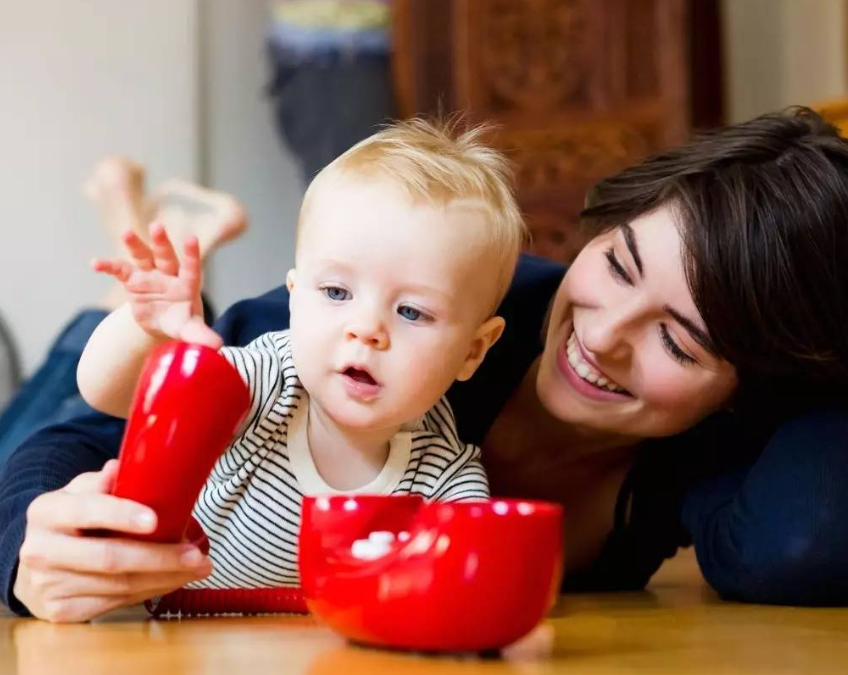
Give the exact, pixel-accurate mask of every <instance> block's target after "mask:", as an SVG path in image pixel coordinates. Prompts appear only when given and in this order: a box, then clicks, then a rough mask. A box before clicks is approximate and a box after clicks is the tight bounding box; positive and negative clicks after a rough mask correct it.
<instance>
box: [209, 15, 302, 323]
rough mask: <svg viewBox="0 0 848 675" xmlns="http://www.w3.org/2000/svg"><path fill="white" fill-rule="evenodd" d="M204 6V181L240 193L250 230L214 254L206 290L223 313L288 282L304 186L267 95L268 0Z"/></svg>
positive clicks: (238, 194) (237, 194) (233, 192)
mask: <svg viewBox="0 0 848 675" xmlns="http://www.w3.org/2000/svg"><path fill="white" fill-rule="evenodd" d="M202 7H203V25H204V32H203V34H204V41H205V48H204V50H203V52H204V62H203V63H204V71H205V74H206V77H205V95H204V100H205V102H206V105H205V111H206V122H205V124H204V127H205V129H204V134H203V135H204V138H205V161H204V165H205V169H204V171H203V174H204V180H205V181H206V182H207V183H208V184H209V185H210V186H212V187H215V188H217V189H221V190H226V191H228V192H230V193H232V194H234V195H236V196H238V198H239V199H240V200H241V202H242V203H243V204H244V205H245V207H246V208H247V212H248V216H249V218H250V228H249V229H248V232H247V234H246V235H245V236H243V237H242V238H241V239H239V240H238V241H236V242H234V243H233V244H231V245H228V246H226V247H224V248H222V249H221V250H220V251H219V252H218V253H216V254H215V257H214V258H213V259H212V260H211V261H210V264H209V269H208V270H207V289H208V290H209V291H210V294H211V296H212V299H213V300H214V302H215V304H216V306H217V308H218V309H219V311H221V310H223V309H225V308H226V307H227V306H228V305H230V304H232V303H233V302H235V301H236V300H241V299H243V298H246V297H249V296H253V295H257V294H259V293H263V292H265V291H267V290H270V289H271V288H273V287H274V286H279V285H280V284H282V283H283V282H284V281H285V275H286V271H287V270H288V268H289V267H290V266H291V264H292V263H293V262H294V250H293V243H294V225H295V221H296V218H297V213H298V210H299V208H300V200H301V197H302V195H303V187H302V185H301V181H300V177H299V174H298V173H297V168H296V166H295V164H294V162H293V160H292V158H291V156H290V155H289V153H288V152H287V151H286V150H285V148H283V147H282V145H281V142H280V141H279V140H278V138H277V134H276V132H275V130H274V124H273V112H272V107H271V103H270V101H269V100H268V99H267V98H266V97H265V96H264V95H263V88H264V87H265V85H266V83H267V82H268V75H269V72H270V70H269V68H268V65H267V63H266V61H267V59H266V55H265V35H266V34H267V32H268V26H269V21H268V9H267V0H205V1H204V3H203V6H202Z"/></svg>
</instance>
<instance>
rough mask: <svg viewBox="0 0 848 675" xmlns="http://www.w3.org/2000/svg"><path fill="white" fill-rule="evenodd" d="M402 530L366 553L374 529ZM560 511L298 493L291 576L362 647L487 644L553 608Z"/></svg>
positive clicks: (542, 506) (511, 635)
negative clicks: (357, 551)
mask: <svg viewBox="0 0 848 675" xmlns="http://www.w3.org/2000/svg"><path fill="white" fill-rule="evenodd" d="M375 531H389V532H392V533H393V534H395V535H398V534H400V533H401V532H407V533H408V538H407V537H406V536H405V535H402V539H403V540H398V539H396V540H395V541H394V542H392V543H390V544H389V545H388V546H387V551H386V552H385V553H383V554H382V555H380V556H379V557H377V558H376V559H372V560H363V559H360V558H359V557H357V556H355V555H354V551H353V549H354V542H355V541H357V540H361V539H367V538H368V536H369V534H370V533H371V532H375ZM562 550H563V549H562V508H561V507H560V506H559V505H556V504H551V503H547V502H535V501H522V500H511V499H496V500H492V501H488V502H475V503H463V504H445V503H439V502H432V503H425V502H423V500H421V499H420V498H419V497H412V496H406V497H401V496H397V497H384V496H371V495H362V496H352V497H348V496H333V497H304V500H303V515H302V523H301V532H300V554H299V555H300V574H301V582H302V585H303V594H304V597H305V598H306V604H307V606H308V607H309V610H310V611H311V612H312V613H313V614H314V615H315V616H317V617H318V618H320V619H321V620H322V621H324V622H325V623H326V624H327V625H328V626H329V627H330V628H332V629H333V630H335V631H337V632H338V633H340V634H342V635H344V636H345V637H347V638H349V639H351V640H354V641H356V642H361V643H364V644H370V645H376V646H382V647H391V648H401V649H414V650H422V651H452V652H464V651H472V652H477V651H489V650H493V649H499V648H501V647H505V646H506V645H508V644H510V643H512V642H514V641H515V640H517V639H518V638H520V637H522V636H523V635H525V634H526V633H528V632H529V631H530V630H532V629H533V627H534V626H536V624H537V623H538V622H539V621H540V620H541V619H542V617H543V616H544V615H545V613H546V612H547V611H548V609H549V608H550V606H551V603H552V601H553V599H554V597H555V594H556V592H557V587H558V584H559V579H560V575H561V573H562V563H563V559H562Z"/></svg>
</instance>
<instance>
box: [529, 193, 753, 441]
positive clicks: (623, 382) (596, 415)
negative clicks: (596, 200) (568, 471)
mask: <svg viewBox="0 0 848 675" xmlns="http://www.w3.org/2000/svg"><path fill="white" fill-rule="evenodd" d="M674 218H675V215H674V211H673V209H672V208H671V207H668V206H665V207H661V208H659V209H657V210H655V211H653V212H652V213H649V214H647V215H644V216H642V217H640V218H638V219H636V220H634V221H632V222H631V223H629V224H625V225H622V226H621V227H618V228H616V229H614V230H610V231H609V232H607V233H605V234H602V235H600V236H598V237H596V238H595V239H593V240H592V241H591V242H590V243H589V244H588V245H587V246H586V248H584V249H583V250H582V251H581V253H580V255H579V256H578V257H577V259H576V260H575V261H574V264H573V265H572V266H571V267H570V268H569V270H568V274H566V275H565V278H564V279H563V281H562V284H561V285H560V287H559V290H558V291H557V294H556V298H555V300H554V305H553V308H552V310H551V319H550V325H549V327H548V332H547V337H546V341H545V351H544V354H543V356H542V361H541V365H540V368H539V374H538V378H537V381H536V388H537V392H538V395H539V398H540V399H541V401H542V403H543V405H544V406H545V408H547V409H548V411H549V412H550V413H551V414H552V415H554V416H555V417H557V418H559V419H561V420H562V421H564V422H567V423H569V424H572V425H574V426H576V427H578V428H579V429H580V430H582V431H584V432H587V433H590V434H600V435H607V434H610V435H616V436H624V437H629V438H634V439H640V438H651V437H658V436H668V435H672V434H675V433H679V432H681V431H683V430H685V429H688V428H689V427H691V426H693V425H694V424H696V423H697V422H698V421H699V420H701V419H703V418H704V417H706V416H708V415H709V414H710V413H712V412H714V411H716V410H718V409H719V408H721V407H722V406H723V405H724V404H725V403H726V402H727V401H728V399H729V397H730V396H731V395H732V394H733V391H734V389H735V388H736V384H737V379H736V371H735V369H734V368H733V366H731V365H730V364H729V363H728V362H727V361H724V360H723V359H721V358H719V357H718V356H716V355H715V354H714V353H713V348H712V345H711V341H710V337H709V334H708V333H707V330H706V327H705V326H704V322H703V320H702V319H701V316H700V315H699V313H698V311H697V309H696V308H695V303H694V301H693V299H692V295H691V293H690V292H689V287H688V285H687V283H686V277H685V272H684V267H683V258H682V241H681V238H680V234H679V233H678V230H677V225H676V223H675V220H674Z"/></svg>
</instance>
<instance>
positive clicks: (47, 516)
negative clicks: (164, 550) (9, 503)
mask: <svg viewBox="0 0 848 675" xmlns="http://www.w3.org/2000/svg"><path fill="white" fill-rule="evenodd" d="M92 480H94V479H92ZM68 487H69V488H71V489H79V488H78V487H72V486H70V485H69V486H68ZM27 524H28V525H31V526H33V527H39V528H46V529H49V530H60V531H63V532H71V531H76V530H88V529H92V530H93V529H105V530H112V531H115V532H127V533H130V534H146V533H148V532H152V531H154V530H155V529H156V513H155V512H154V511H153V510H152V509H150V508H148V507H147V506H144V505H142V504H138V503H136V502H133V501H130V500H129V499H121V498H119V497H113V496H112V495H107V494H97V493H93V492H79V493H75V492H71V491H68V488H66V489H65V490H57V491H55V492H48V493H46V494H43V495H41V496H39V497H37V498H36V499H34V500H33V502H32V503H31V504H30V505H29V508H28V509H27Z"/></svg>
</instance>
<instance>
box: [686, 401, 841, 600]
mask: <svg viewBox="0 0 848 675" xmlns="http://www.w3.org/2000/svg"><path fill="white" fill-rule="evenodd" d="M717 450H718V449H717ZM682 513H683V523H684V526H685V527H686V528H687V529H688V530H689V533H690V535H691V537H692V540H693V542H694V545H695V551H696V554H697V557H698V563H699V565H700V567H701V570H702V572H703V574H704V577H705V578H706V580H707V582H708V583H709V584H710V585H711V586H712V587H713V588H714V589H715V590H716V591H717V592H718V593H719V595H721V596H722V597H723V598H726V599H732V600H739V601H743V602H758V603H767V604H786V605H848V413H846V412H837V411H830V412H824V411H822V412H817V413H809V414H806V415H803V416H800V417H797V418H795V419H792V420H789V421H787V422H784V423H783V424H782V425H781V426H780V427H778V429H777V431H776V433H775V434H774V435H773V436H772V437H771V439H770V440H769V442H768V443H767V445H766V447H765V449H764V450H763V452H762V454H761V455H760V457H759V458H758V459H757V460H756V462H754V463H753V464H752V465H750V466H749V467H748V468H745V469H741V470H737V471H735V472H732V473H729V474H724V475H722V476H721V477H719V478H714V479H712V480H709V481H707V482H704V483H702V484H700V485H698V486H697V487H695V488H694V489H693V490H691V491H690V492H689V493H688V495H687V496H686V499H685V500H684V504H683V512H682Z"/></svg>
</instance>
